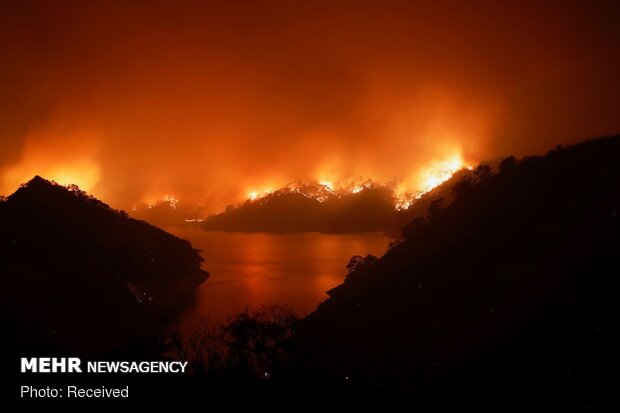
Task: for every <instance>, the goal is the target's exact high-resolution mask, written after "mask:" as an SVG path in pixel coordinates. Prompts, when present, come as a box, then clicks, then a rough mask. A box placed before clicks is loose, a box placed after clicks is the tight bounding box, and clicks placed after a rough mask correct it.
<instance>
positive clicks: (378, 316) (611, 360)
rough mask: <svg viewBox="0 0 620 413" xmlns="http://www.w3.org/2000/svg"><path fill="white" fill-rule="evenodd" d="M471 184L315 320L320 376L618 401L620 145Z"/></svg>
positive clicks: (313, 349) (485, 398)
mask: <svg viewBox="0 0 620 413" xmlns="http://www.w3.org/2000/svg"><path fill="white" fill-rule="evenodd" d="M465 179H467V182H468V183H467V185H466V186H467V190H457V191H456V192H457V197H456V199H455V200H454V201H453V202H452V203H450V204H449V205H447V206H446V207H445V208H440V209H438V211H439V213H435V212H433V213H432V216H433V217H434V218H433V219H418V220H416V221H414V222H413V223H412V224H410V225H409V226H408V228H407V229H406V231H405V239H404V240H403V241H402V242H400V243H398V244H397V245H395V246H394V247H393V248H392V249H391V250H389V251H388V252H387V253H386V255H385V256H383V257H381V258H380V259H379V260H378V261H377V262H376V263H374V264H372V265H370V266H364V267H362V268H360V269H359V270H357V271H355V272H354V273H353V274H352V276H350V277H347V279H346V280H345V282H344V283H343V284H342V285H341V286H339V287H337V288H335V289H333V290H331V291H330V292H329V294H330V296H331V298H330V299H329V300H327V301H326V302H324V303H323V304H322V305H321V306H320V307H319V308H318V309H317V311H315V312H314V313H313V314H311V315H310V316H309V317H307V319H305V320H304V322H303V323H302V328H301V333H300V337H301V338H302V340H301V343H302V345H303V346H305V347H306V350H307V351H306V353H307V354H310V355H311V357H310V358H311V359H313V360H314V361H313V362H309V363H308V368H309V369H310V371H314V372H315V373H316V374H321V375H324V376H326V377H333V378H337V379H341V380H342V379H343V378H345V377H349V378H351V377H352V378H354V379H355V380H357V381H363V382H366V383H372V386H373V387H377V386H378V387H389V388H400V389H408V391H410V392H411V394H416V395H420V398H422V399H424V400H426V401H432V403H442V404H450V405H459V406H463V405H497V406H507V405H508V406H513V407H514V406H518V405H522V406H529V405H531V404H534V403H536V404H537V405H539V406H540V405H541V404H542V405H547V406H552V407H556V408H561V407H573V408H574V407H577V408H584V407H585V408H587V407H597V406H598V407H600V406H604V405H606V404H609V403H617V400H616V397H617V389H618V388H620V381H619V378H618V373H617V372H618V368H619V367H620V350H618V349H619V348H620V330H619V325H618V320H620V318H619V317H620V300H618V296H619V295H620V260H619V257H620V222H619V218H618V214H619V212H620V137H611V138H605V139H597V140H593V141H589V142H586V143H583V144H580V145H576V146H573V147H566V148H556V149H555V150H553V151H551V152H550V153H549V154H547V155H546V156H544V157H528V158H524V159H523V160H521V161H519V162H516V161H513V160H511V159H510V158H509V160H507V161H504V162H502V166H501V172H500V173H498V174H495V175H492V174H491V171H490V169H487V168H485V167H482V168H478V169H476V170H475V171H474V173H473V174H472V175H471V176H470V177H469V178H465ZM459 186H462V184H460V183H459V184H457V188H458V187H459ZM429 212H430V211H429Z"/></svg>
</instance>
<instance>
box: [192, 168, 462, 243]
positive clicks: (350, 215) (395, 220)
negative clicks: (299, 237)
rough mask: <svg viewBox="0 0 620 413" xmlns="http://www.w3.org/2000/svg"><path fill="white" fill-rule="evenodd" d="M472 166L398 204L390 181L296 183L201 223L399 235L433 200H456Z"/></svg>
mask: <svg viewBox="0 0 620 413" xmlns="http://www.w3.org/2000/svg"><path fill="white" fill-rule="evenodd" d="M469 173H470V172H469V171H468V170H462V171H459V172H457V173H455V174H454V176H453V177H452V178H451V179H449V180H447V181H446V182H444V183H443V184H441V185H439V186H438V187H437V188H434V189H433V190H432V191H430V192H428V193H425V194H421V195H419V197H418V198H417V199H415V198H413V196H412V199H411V200H410V201H409V205H408V206H407V208H404V209H397V208H396V207H395V206H396V204H397V200H396V196H395V194H394V191H393V189H392V188H391V187H390V186H388V185H378V184H373V183H372V182H371V181H368V182H366V183H365V185H364V186H360V187H359V188H357V190H355V191H333V190H330V189H329V188H326V187H325V186H324V185H320V184H315V185H313V184H301V183H296V184H295V185H294V186H292V187H286V188H282V189H279V190H277V191H274V192H272V193H270V194H267V195H264V196H262V197H260V198H257V199H249V200H247V201H246V202H245V203H243V204H241V205H239V206H236V207H233V206H230V207H228V208H227V209H226V211H224V212H222V213H220V214H216V215H212V216H209V217H208V218H206V219H205V220H204V221H203V222H202V224H201V226H202V228H204V229H207V230H212V231H257V232H301V231H318V232H326V233H351V232H364V231H386V232H391V233H393V234H394V235H395V236H396V237H398V236H400V232H401V228H402V227H403V226H404V225H405V224H407V223H408V222H410V221H411V220H413V219H414V218H417V217H422V216H425V215H426V211H427V209H428V207H429V205H430V204H431V203H432V202H433V201H434V200H437V199H440V198H443V199H444V202H445V203H446V204H447V203H449V202H450V201H451V200H452V189H451V188H452V185H454V183H455V182H457V181H458V180H459V179H460V178H461V177H463V176H464V175H467V174H469Z"/></svg>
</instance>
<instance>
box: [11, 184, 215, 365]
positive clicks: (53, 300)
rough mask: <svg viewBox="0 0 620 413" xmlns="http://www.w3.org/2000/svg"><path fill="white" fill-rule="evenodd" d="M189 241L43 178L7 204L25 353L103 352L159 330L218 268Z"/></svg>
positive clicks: (20, 347) (14, 297)
mask: <svg viewBox="0 0 620 413" xmlns="http://www.w3.org/2000/svg"><path fill="white" fill-rule="evenodd" d="M201 261H202V259H201V257H200V256H199V254H198V253H197V251H196V250H194V249H192V247H191V245H190V244H189V242H187V241H185V240H181V239H178V238H176V237H174V236H172V235H170V234H168V233H166V232H164V231H162V230H160V229H158V228H155V227H153V226H151V225H149V224H147V223H146V222H143V221H137V220H134V219H130V218H128V217H127V216H126V214H125V213H124V212H122V211H116V210H113V209H111V208H110V207H108V206H107V205H106V204H104V203H102V202H100V201H98V200H96V199H94V198H92V197H89V196H87V195H86V194H84V193H83V192H81V191H79V189H77V188H75V187H74V188H70V189H67V188H65V187H62V186H59V185H56V184H53V183H51V182H48V181H46V180H44V179H42V178H40V177H35V178H34V179H32V180H31V181H30V182H28V183H27V184H25V185H23V186H22V187H20V188H19V189H18V190H17V191H16V192H15V193H14V194H13V195H11V196H10V197H8V198H7V199H6V200H4V201H3V202H1V203H0V275H1V278H0V282H1V283H2V288H1V290H0V291H1V293H0V305H1V309H2V317H3V319H4V320H5V324H4V326H3V329H4V333H5V334H3V335H5V336H6V337H10V340H6V342H5V344H7V345H8V346H9V347H12V348H14V349H15V351H17V352H19V354H22V355H23V354H28V355H32V354H33V352H34V353H37V352H43V353H45V354H48V355H49V354H58V353H55V351H61V352H62V353H61V354H64V353H66V352H67V351H69V352H71V353H70V354H85V355H88V354H100V353H102V352H109V351H112V350H116V349H119V348H126V347H127V346H129V345H130V344H132V343H133V342H135V341H140V340H142V341H144V340H146V339H148V338H150V337H152V336H154V335H156V334H157V333H158V332H159V328H160V327H161V324H162V323H163V322H164V321H165V319H166V318H167V317H168V316H170V315H171V314H172V313H174V311H175V310H176V309H177V308H178V307H179V306H181V305H183V304H184V303H185V302H186V301H187V300H188V299H189V298H190V296H191V294H192V292H193V291H194V289H195V288H196V287H197V286H198V285H199V284H200V283H202V282H203V281H204V280H205V279H206V278H207V276H208V274H207V273H206V272H204V271H202V270H201V269H200V264H201Z"/></svg>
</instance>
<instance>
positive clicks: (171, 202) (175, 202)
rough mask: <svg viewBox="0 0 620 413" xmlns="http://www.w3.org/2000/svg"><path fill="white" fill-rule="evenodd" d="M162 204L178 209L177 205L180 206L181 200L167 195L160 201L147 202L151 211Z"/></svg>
mask: <svg viewBox="0 0 620 413" xmlns="http://www.w3.org/2000/svg"><path fill="white" fill-rule="evenodd" d="M162 203H167V204H168V205H170V208H172V209H177V205H178V204H179V200H178V199H176V198H175V197H173V196H172V195H167V194H166V195H164V196H163V197H162V198H161V199H158V200H156V201H152V202H147V206H148V208H149V209H153V208H155V207H156V206H157V205H159V204H162Z"/></svg>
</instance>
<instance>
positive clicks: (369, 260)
mask: <svg viewBox="0 0 620 413" xmlns="http://www.w3.org/2000/svg"><path fill="white" fill-rule="evenodd" d="M377 259H378V258H377V257H375V256H374V255H370V254H368V255H366V256H365V257H362V256H361V255H354V256H352V257H351V259H349V263H348V264H347V265H346V268H347V273H348V274H352V273H354V272H355V271H357V270H360V269H362V268H366V267H368V266H370V265H372V264H374V263H375V262H376V261H377Z"/></svg>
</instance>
